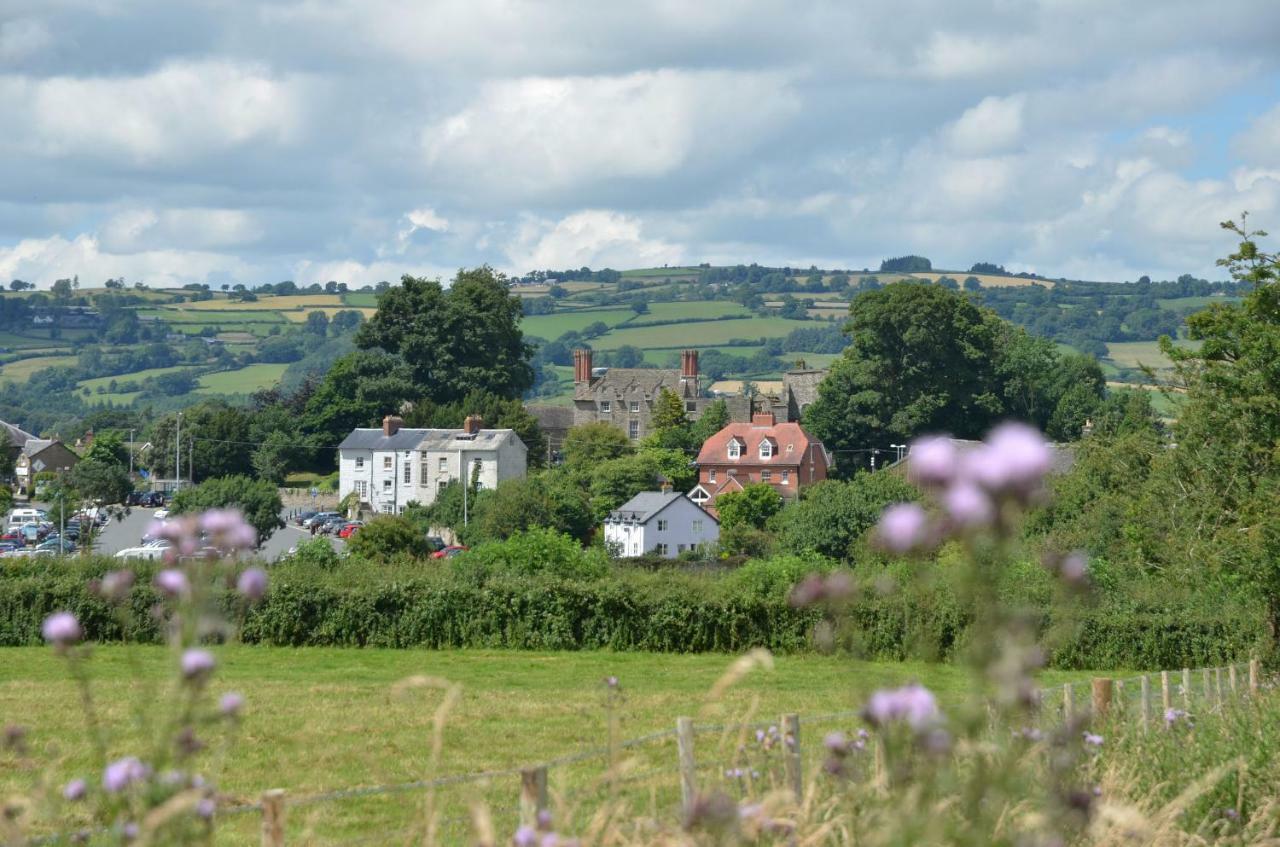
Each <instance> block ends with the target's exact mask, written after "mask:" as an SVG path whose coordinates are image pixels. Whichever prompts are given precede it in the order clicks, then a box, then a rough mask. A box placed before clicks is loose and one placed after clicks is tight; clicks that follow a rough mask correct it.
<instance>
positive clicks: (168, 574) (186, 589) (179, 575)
mask: <svg viewBox="0 0 1280 847" xmlns="http://www.w3.org/2000/svg"><path fill="white" fill-rule="evenodd" d="M155 585H156V588H158V589H160V591H161V593H163V594H165V595H166V596H168V597H174V598H177V597H186V596H187V595H189V594H190V593H191V583H190V582H189V581H188V580H187V575H186V574H184V573H183V572H182V571H180V570H176V569H174V568H167V569H165V570H162V571H160V573H158V574H156V578H155Z"/></svg>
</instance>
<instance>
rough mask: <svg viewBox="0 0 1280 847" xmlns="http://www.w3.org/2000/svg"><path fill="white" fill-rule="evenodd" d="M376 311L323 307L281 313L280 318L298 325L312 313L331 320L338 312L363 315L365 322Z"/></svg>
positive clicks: (347, 307)
mask: <svg viewBox="0 0 1280 847" xmlns="http://www.w3.org/2000/svg"><path fill="white" fill-rule="evenodd" d="M376 311H377V309H357V308H355V307H354V306H338V307H332V306H323V307H317V308H315V309H305V310H302V311H296V312H281V313H280V316H281V317H283V318H284V319H285V320H287V321H290V322H292V323H298V324H300V323H305V322H306V320H307V316H308V315H310V314H311V313H312V312H324V313H325V314H326V315H328V316H329V317H330V318H332V317H333V316H334V315H336V314H337V313H338V312H359V313H360V314H362V315H364V316H365V319H366V320H367V319H369V318H371V317H373V315H374V313H375V312H376Z"/></svg>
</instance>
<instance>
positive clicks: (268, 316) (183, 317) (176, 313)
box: [139, 303, 285, 324]
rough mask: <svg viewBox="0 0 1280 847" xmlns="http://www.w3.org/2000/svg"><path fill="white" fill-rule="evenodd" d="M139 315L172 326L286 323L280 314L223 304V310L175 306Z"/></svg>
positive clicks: (147, 311) (145, 311) (146, 310)
mask: <svg viewBox="0 0 1280 847" xmlns="http://www.w3.org/2000/svg"><path fill="white" fill-rule="evenodd" d="M139 314H142V315H150V316H155V317H158V318H160V319H161V320H163V321H165V322H166V323H171V324H186V323H195V324H223V323H225V324H256V323H265V324H278V323H284V321H285V318H284V316H283V315H281V314H280V313H279V312H271V311H264V310H261V309H259V310H255V311H250V312H246V311H241V310H239V309H235V308H231V307H228V306H227V304H226V303H223V304H222V308H219V309H187V308H185V307H183V306H174V307H173V308H171V309H145V310H141V311H140V312H139Z"/></svg>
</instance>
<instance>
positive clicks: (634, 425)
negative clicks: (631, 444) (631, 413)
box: [627, 421, 640, 438]
mask: <svg viewBox="0 0 1280 847" xmlns="http://www.w3.org/2000/svg"><path fill="white" fill-rule="evenodd" d="M627 435H628V436H629V437H631V438H639V437H640V421H631V422H630V423H628V424H627Z"/></svg>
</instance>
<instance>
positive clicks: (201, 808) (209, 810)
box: [196, 797, 218, 820]
mask: <svg viewBox="0 0 1280 847" xmlns="http://www.w3.org/2000/svg"><path fill="white" fill-rule="evenodd" d="M217 808H218V804H217V803H215V802H214V800H213V798H212V797H205V798H204V799H203V800H201V801H200V802H199V803H196V815H197V816H198V817H201V818H203V819H205V820H212V819H213V813H214V812H215V811H217Z"/></svg>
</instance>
